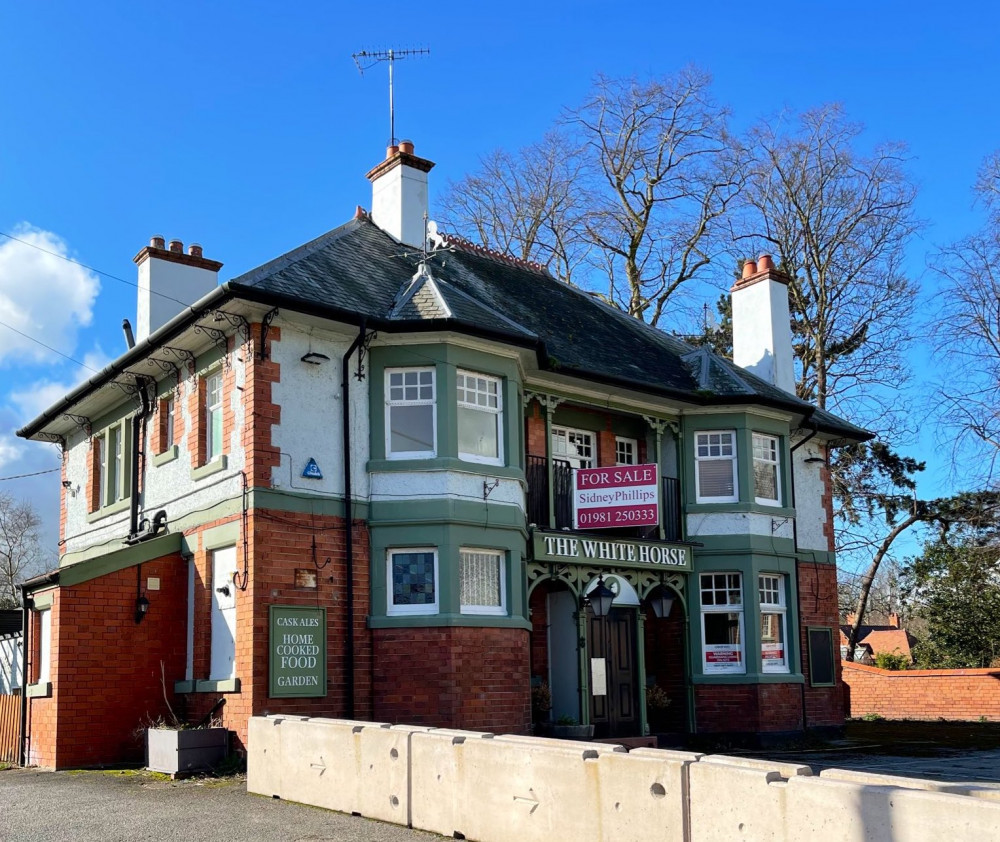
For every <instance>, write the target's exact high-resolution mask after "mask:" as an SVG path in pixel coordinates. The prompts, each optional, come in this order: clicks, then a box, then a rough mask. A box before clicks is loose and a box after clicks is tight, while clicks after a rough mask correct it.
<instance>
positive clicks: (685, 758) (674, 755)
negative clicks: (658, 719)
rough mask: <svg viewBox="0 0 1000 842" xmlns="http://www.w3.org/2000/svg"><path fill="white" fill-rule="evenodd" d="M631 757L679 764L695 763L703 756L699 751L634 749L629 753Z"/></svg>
mask: <svg viewBox="0 0 1000 842" xmlns="http://www.w3.org/2000/svg"><path fill="white" fill-rule="evenodd" d="M629 754H630V755H632V756H633V757H652V758H654V759H655V758H659V759H661V760H676V761H678V762H680V763H696V762H698V760H700V759H701V758H702V757H704V756H705V755H704V754H703V753H702V752H700V751H675V750H674V749H669V748H634V749H632V750H631V751H630V752H629Z"/></svg>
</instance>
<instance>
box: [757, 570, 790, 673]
mask: <svg viewBox="0 0 1000 842" xmlns="http://www.w3.org/2000/svg"><path fill="white" fill-rule="evenodd" d="M765 580H768V581H767V582H766V585H767V586H766V587H765ZM772 594H773V595H774V598H775V599H776V601H771V599H768V597H770V596H771V595H772ZM757 596H758V599H759V601H760V617H761V625H763V619H764V615H765V614H773V615H774V616H775V618H776V620H777V622H778V623H779V624H780V628H781V646H782V650H783V657H782V660H781V662H780V663H777V662H775V660H774V659H771V658H767V659H765V658H764V646H765V643H764V635H763V629H761V636H760V669H761V672H766V673H787V672H789V671H790V667H789V661H790V659H789V657H788V621H787V615H788V607H787V604H786V603H787V600H786V599H785V576H784V574H781V573H761V574H759V575H758V576H757ZM765 599H767V601H765Z"/></svg>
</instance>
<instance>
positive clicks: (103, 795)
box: [0, 769, 442, 842]
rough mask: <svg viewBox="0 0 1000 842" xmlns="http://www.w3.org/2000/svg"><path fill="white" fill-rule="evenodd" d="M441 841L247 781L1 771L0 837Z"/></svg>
mask: <svg viewBox="0 0 1000 842" xmlns="http://www.w3.org/2000/svg"><path fill="white" fill-rule="evenodd" d="M154 839H155V840H178V842H181V840H183V842H218V840H220V839H225V840H233V842H236V840H239V842H272V840H273V842H286V840H287V842H321V840H323V841H324V842H325V840H337V841H338V842H339V840H344V842H418V840H419V842H438V840H441V839H442V837H439V836H435V835H434V834H431V833H423V832H421V831H416V830H409V829H408V828H405V827H398V826H397V825H392V824H384V823H383V822H376V821H370V820H368V819H362V818H358V817H357V816H346V815H343V814H341V813H332V812H329V811H327V810H320V809H318V808H315V807H306V806H303V805H301V804H293V803H290V802H287V801H277V800H274V799H266V798H263V797H261V796H259V795H248V794H247V791H246V780H245V779H244V778H226V779H205V780H195V779H189V780H182V781H171V780H164V779H162V777H160V776H157V775H153V774H151V773H149V772H140V771H133V770H129V771H126V772H118V771H115V772H45V771H40V770H38V769H8V770H6V771H2V772H0V842H86V840H95V842H97V841H98V840H100V842H133V840H154Z"/></svg>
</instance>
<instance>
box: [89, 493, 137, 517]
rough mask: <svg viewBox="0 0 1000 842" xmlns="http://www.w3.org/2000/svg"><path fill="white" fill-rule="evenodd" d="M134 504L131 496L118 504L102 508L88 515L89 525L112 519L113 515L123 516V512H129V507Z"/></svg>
mask: <svg viewBox="0 0 1000 842" xmlns="http://www.w3.org/2000/svg"><path fill="white" fill-rule="evenodd" d="M131 502H132V498H131V496H129V497H126V498H124V499H123V500H119V501H118V502H117V503H112V504H111V505H110V506H102V507H101V508H99V509H98V510H97V511H94V512H88V513H87V523H96V522H97V521H99V520H102V519H103V518H106V517H110V516H111V515H117V514H121V513H122V512H127V511H128V509H129V505H130V504H131Z"/></svg>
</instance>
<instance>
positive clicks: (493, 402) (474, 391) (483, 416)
mask: <svg viewBox="0 0 1000 842" xmlns="http://www.w3.org/2000/svg"><path fill="white" fill-rule="evenodd" d="M457 377H458V380H457V385H458V455H459V458H461V459H466V460H468V461H470V462H485V463H486V464H489V465H501V464H503V445H502V435H503V398H502V391H501V388H500V380H499V379H497V378H496V377H489V376H487V375H485V374H476V373H474V372H471V371H459V372H458V376H457Z"/></svg>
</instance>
